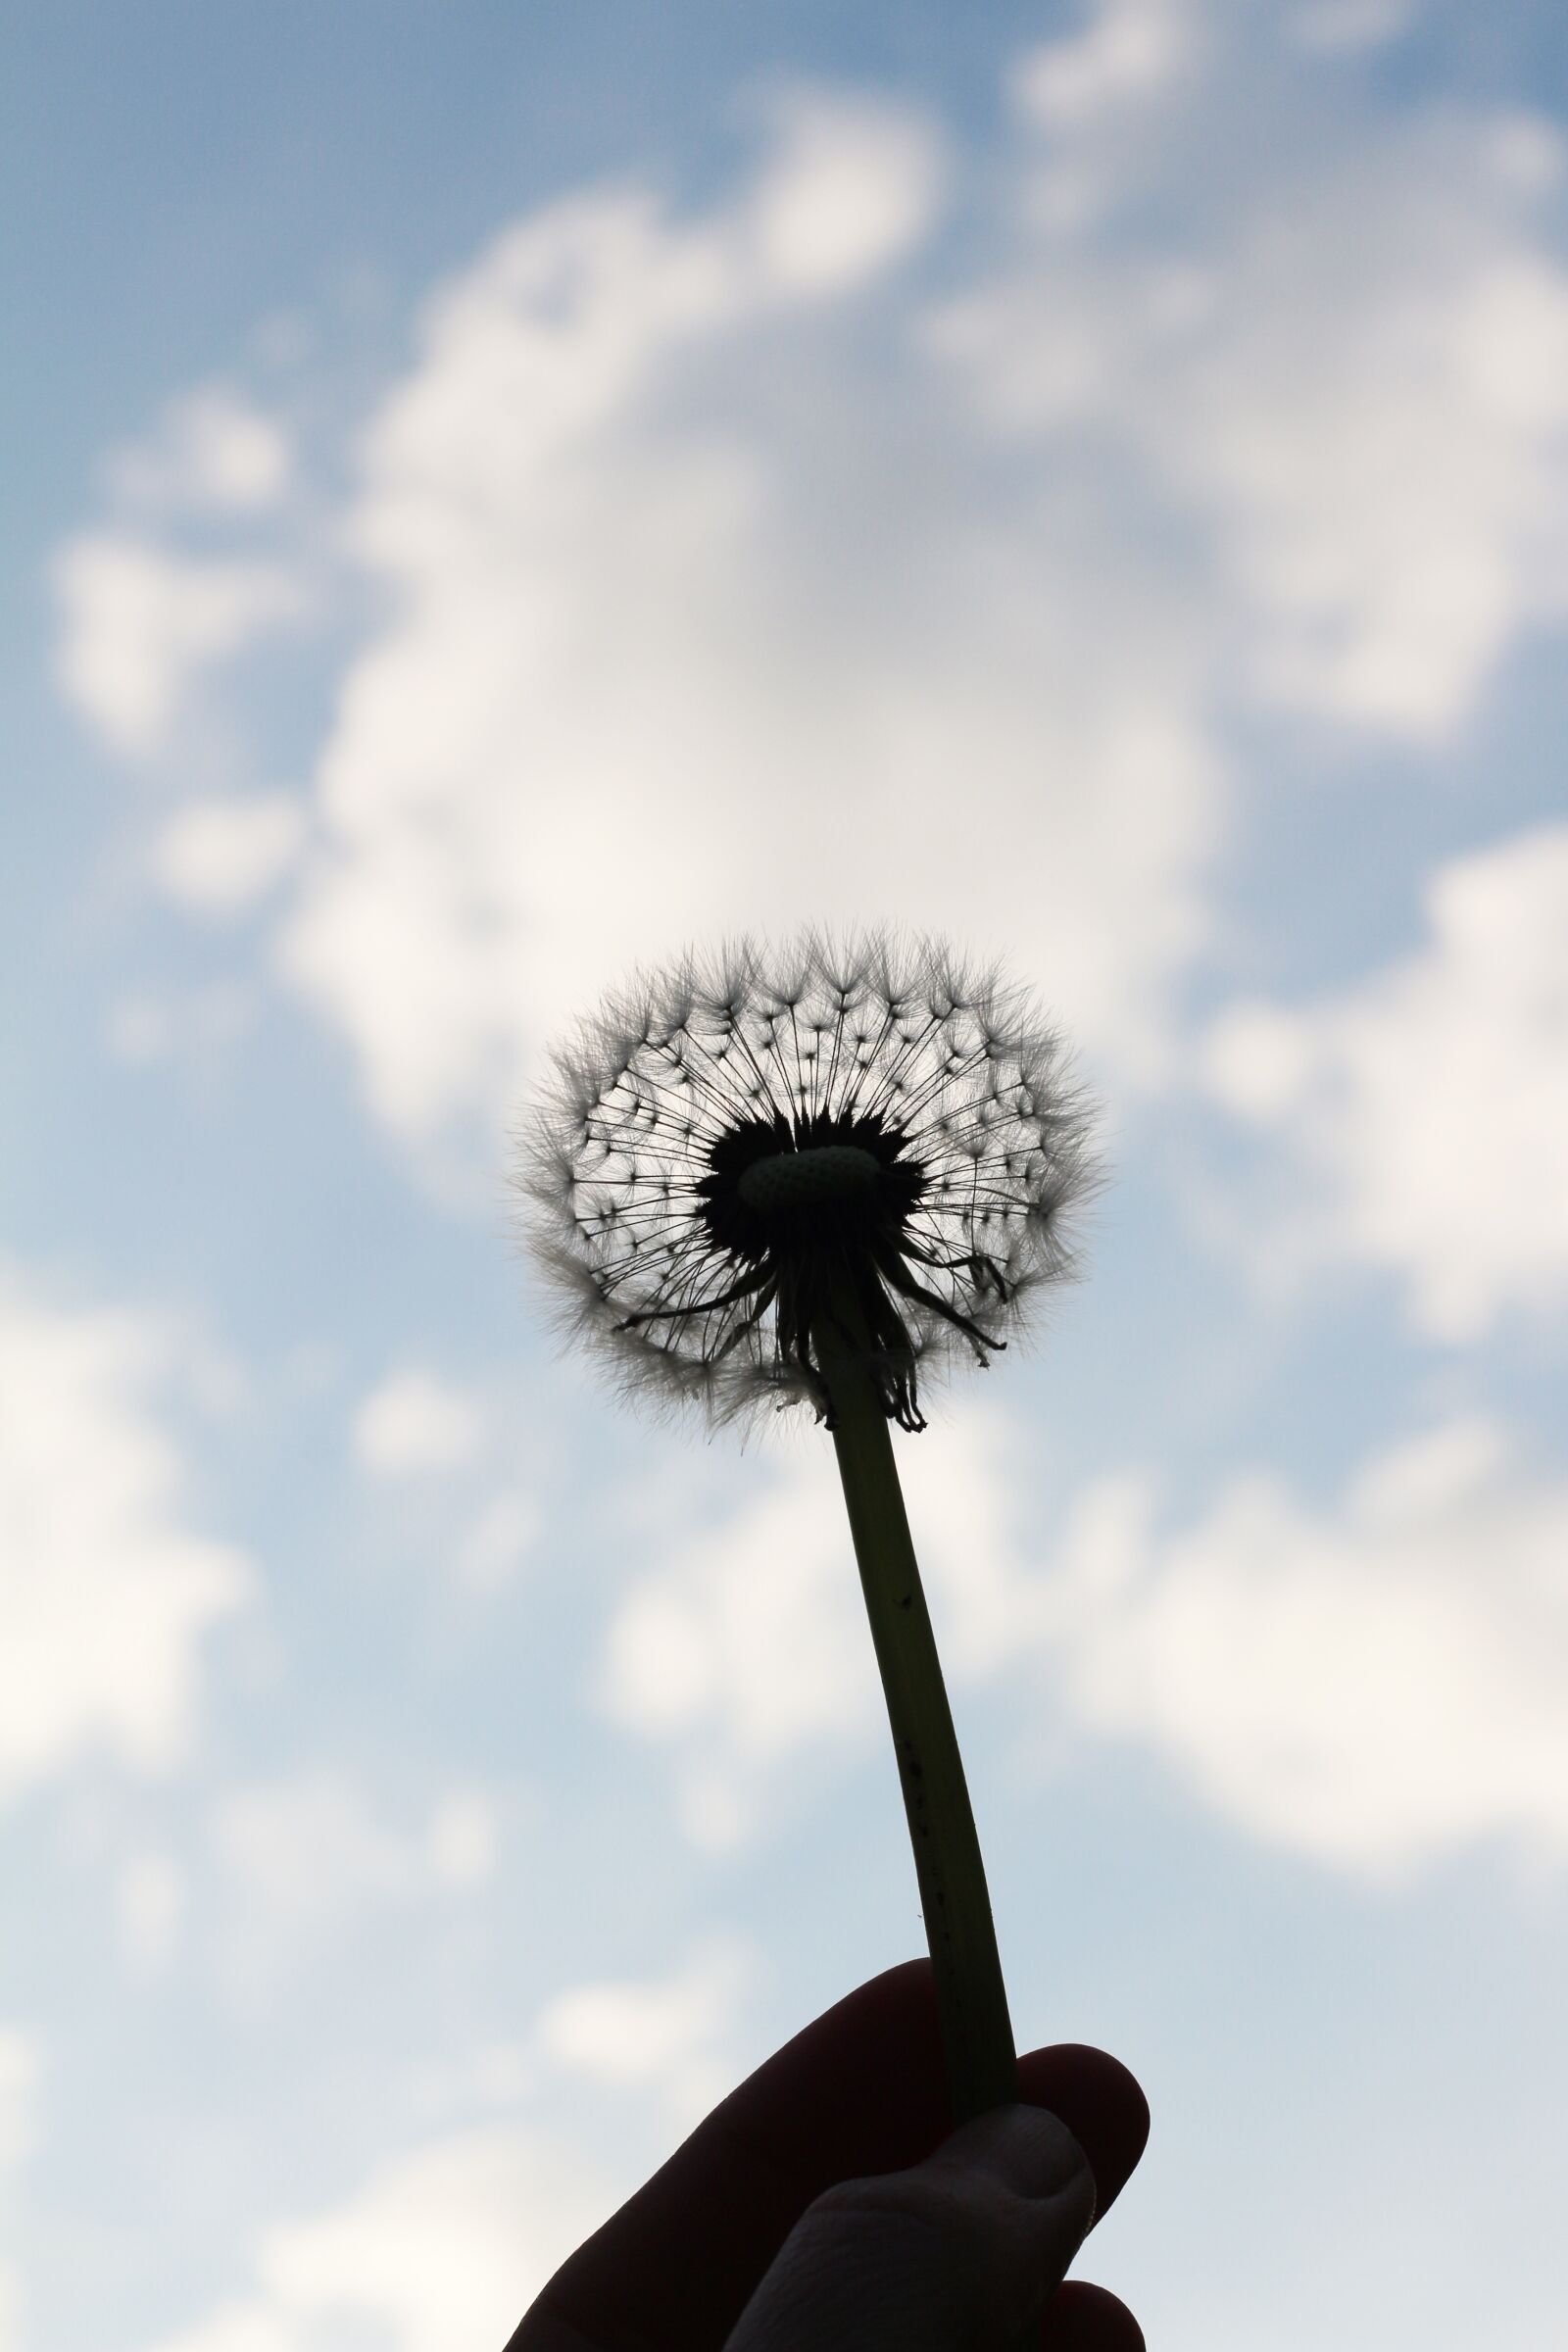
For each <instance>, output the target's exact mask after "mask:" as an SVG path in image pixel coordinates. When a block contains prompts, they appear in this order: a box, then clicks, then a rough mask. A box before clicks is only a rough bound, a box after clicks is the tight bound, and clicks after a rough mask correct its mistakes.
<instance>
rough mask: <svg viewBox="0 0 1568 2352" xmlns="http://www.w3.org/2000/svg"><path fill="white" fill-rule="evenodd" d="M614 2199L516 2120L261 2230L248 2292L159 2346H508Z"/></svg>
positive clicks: (177, 2349) (189, 2350) (201, 2351)
mask: <svg viewBox="0 0 1568 2352" xmlns="http://www.w3.org/2000/svg"><path fill="white" fill-rule="evenodd" d="M610 2203H611V2199H610V2196H609V2195H608V2194H607V2192H606V2189H605V2186H604V2184H603V2182H602V2181H600V2180H598V2179H597V2178H596V2177H595V2176H594V2175H593V2174H591V2173H590V2172H589V2171H588V2169H587V2167H586V2166H585V2165H584V2164H582V2162H581V2161H580V2160H578V2159H576V2158H574V2157H573V2156H572V2154H571V2152H570V2151H569V2150H567V2149H565V2148H563V2147H561V2146H558V2145H556V2144H555V2143H553V2142H551V2141H549V2140H546V2139H545V2138H543V2137H542V2136H539V2135H537V2134H533V2133H527V2132H523V2131H516V2130H513V2129H510V2128H508V2129H500V2128H493V2127H492V2128H487V2129H484V2130H480V2131H467V2132H463V2133H458V2134H454V2135H453V2136H451V2137H449V2138H446V2139H442V2140H437V2141H434V2142H432V2143H431V2144H429V2145H428V2146H425V2147H422V2148H417V2149H415V2150H414V2151H412V2152H411V2153H409V2154H407V2155H403V2156H398V2157H394V2158H392V2159H390V2160H389V2161H388V2162H387V2163H386V2164H384V2165H382V2166H380V2167H379V2168H378V2169H377V2171H375V2172H374V2173H373V2174H372V2175H371V2177H370V2179H369V2180H368V2181H367V2182H366V2184H365V2186H364V2187H363V2188H362V2189H361V2190H359V2191H358V2192H357V2193H356V2194H355V2195H353V2196H350V2197H348V2198H346V2199H345V2200H344V2201H343V2203H341V2204H339V2205H336V2206H333V2207H331V2208H330V2209H328V2210H327V2211H326V2212H323V2213H320V2214H318V2215H314V2216H311V2217H309V2218H307V2219H303V2220H299V2221H294V2222H287V2223H283V2224H280V2225H279V2226H278V2227H277V2228H275V2229H270V2230H269V2231H268V2233H267V2235H266V2237H265V2238H264V2239H263V2241H262V2245H261V2248H260V2251H259V2254H258V2256H257V2259H256V2264H255V2271H256V2278H257V2285H256V2289H255V2291H254V2292H253V2293H251V2294H248V2295H246V2296H244V2297H241V2298H236V2299H234V2300H233V2301H231V2302H229V2303H227V2304H225V2305H223V2306H221V2307H220V2308H219V2309H218V2310H216V2311H214V2312H213V2313H211V2314H210V2315H209V2316H208V2317H207V2318H206V2319H205V2320H203V2321H201V2322H200V2323H199V2324H198V2325H197V2326H195V2327H191V2328H188V2329H185V2330H182V2331H181V2332H180V2333H179V2334H178V2335H176V2336H170V2337H166V2338H165V2339H164V2340H163V2341H162V2342H161V2343H160V2344H159V2345H158V2347H157V2352H318V2347H324V2346H325V2345H327V2344H328V2343H333V2344H335V2343H338V2342H342V2343H344V2344H347V2343H349V2342H353V2343H356V2344H358V2343H360V2342H362V2341H363V2342H365V2343H366V2344H370V2343H373V2344H375V2345H376V2346H377V2347H378V2352H379V2348H380V2347H385V2352H452V2347H453V2346H454V2345H455V2344H476V2345H477V2344H494V2345H500V2344H503V2343H505V2342H506V2340H507V2338H508V2336H509V2335H510V2334H511V2332H512V2330H513V2328H514V2327H515V2326H516V2323H517V2321H518V2320H519V2319H520V2318H521V2316H522V2313H523V2311H524V2310H525V2309H526V2307H527V2306H528V2304H530V2303H531V2302H532V2301H533V2299H534V2297H535V2296H536V2295H537V2294H538V2292H539V2290H540V2288H541V2287H542V2286H543V2285H544V2284H545V2282H546V2280H547V2279H548V2278H550V2276H551V2274H552V2273H553V2272H554V2271H556V2270H557V2269H559V2267H560V2265H561V2264H562V2263H563V2262H564V2259H565V2257H566V2256H567V2254H569V2253H570V2252H571V2250H572V2248H573V2247H574V2246H576V2245H577V2244H578V2243H580V2241H581V2240H582V2239H583V2238H584V2237H586V2236H587V2235H588V2234H589V2232H590V2231H591V2230H593V2229H597V2228H598V2226H599V2224H600V2223H601V2222H602V2221H603V2220H604V2219H605V2216H606V2213H607V2211H608V2210H609V2207H610Z"/></svg>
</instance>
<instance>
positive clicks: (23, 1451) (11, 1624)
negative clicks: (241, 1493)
mask: <svg viewBox="0 0 1568 2352" xmlns="http://www.w3.org/2000/svg"><path fill="white" fill-rule="evenodd" d="M170 1354H171V1350H170V1348H169V1345H168V1342H167V1338H166V1336H165V1335H164V1334H163V1333H162V1332H161V1331H160V1330H159V1329H158V1328H157V1326H156V1325H155V1324H154V1323H153V1322H152V1320H151V1319H150V1318H148V1317H146V1316H144V1315H136V1314H132V1313H123V1312H113V1311H107V1310H101V1309H99V1310H90V1309H82V1308H75V1307H72V1308H66V1307H60V1306H56V1305H54V1304H52V1303H50V1302H48V1301H46V1300H45V1299H42V1298H41V1297H39V1296H38V1295H36V1294H35V1293H34V1292H33V1291H32V1290H30V1289H28V1288H26V1287H25V1286H23V1285H22V1284H21V1283H20V1282H18V1281H16V1280H14V1279H11V1278H8V1277H6V1276H5V1275H4V1274H3V1272H0V1618H3V1619H4V1622H5V1627H6V1639H5V1641H4V1642H3V1643H0V1795H3V1794H6V1793H10V1792H12V1791H15V1790H20V1789H26V1788H29V1787H31V1786H33V1785H34V1784H37V1783H39V1782H43V1781H45V1780H48V1779H50V1778H51V1777H53V1776H54V1775H56V1774H59V1773H62V1772H65V1771H67V1770H69V1769H70V1768H71V1767H72V1766H73V1765H74V1764H75V1763H77V1762H78V1761H79V1760H81V1759H82V1758H84V1757H86V1756H89V1755H93V1754H96V1753H101V1752H104V1751H108V1752H110V1753H112V1754H114V1755H115V1756H116V1757H117V1758H118V1759H119V1760H120V1761H122V1762H123V1763H124V1764H126V1765H128V1766H130V1767H132V1768H134V1769H135V1770H137V1771H141V1772H163V1771H167V1770H169V1769H170V1768H171V1767H172V1766H173V1765H175V1764H176V1763H178V1762H179V1760H180V1759H181V1757H182V1756H183V1755H184V1754H185V1752H186V1750H187V1748H188V1747H189V1745H190V1742H191V1739H192V1737H193V1733H194V1727H195V1713H196V1699H197V1692H198V1685H199V1679H200V1676H199V1653H200V1644H201V1641H202V1638H203V1636H204V1634H205V1633H206V1632H207V1630H208V1629H209V1627H211V1626H212V1625H214V1624H215V1623H217V1622H218V1621H219V1620H220V1619H221V1618H223V1617H225V1616H227V1615H228V1614H229V1613H230V1612H232V1611H233V1610H235V1609H237V1608H239V1607H241V1606H242V1605H243V1604H244V1603H245V1602H246V1600H247V1599H248V1598H249V1596H250V1593H251V1591H252V1576H251V1571H250V1570H249V1568H248V1566H247V1565H246V1563H245V1561H244V1560H243V1559H242V1558H241V1556H240V1554H239V1553H238V1552H237V1551H235V1550H234V1549H232V1548H231V1547H230V1546H228V1545H226V1544H217V1543H213V1542H211V1541H209V1540H208V1539H206V1538H204V1537H202V1536H198V1535H196V1534H194V1533H192V1532H191V1531H190V1529H189V1528H188V1527H187V1526H186V1525H185V1524H184V1521H183V1519H182V1516H181V1513H180V1509H179V1489H180V1484H181V1468H182V1465H181V1462H180V1458H179V1455H178V1453H177V1451H176V1449H175V1447H174V1446H173V1445H172V1442H171V1440H170V1439H169V1437H168V1436H167V1435H166V1434H165V1432H164V1430H163V1429H162V1428H161V1427H160V1425H159V1422H158V1419H157V1417H156V1413H155V1394H156V1389H157V1385H158V1382H159V1379H160V1377H161V1375H162V1373H163V1372H164V1371H165V1370H166V1369H167V1368H168V1365H169V1361H170Z"/></svg>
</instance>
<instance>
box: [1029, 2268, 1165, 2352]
mask: <svg viewBox="0 0 1568 2352" xmlns="http://www.w3.org/2000/svg"><path fill="white" fill-rule="evenodd" d="M1040 2345H1041V2352H1147V2348H1146V2346H1145V2343H1144V2331H1143V2329H1142V2328H1141V2327H1139V2325H1138V2322H1137V2321H1136V2320H1135V2319H1134V2318H1133V2315H1132V2313H1131V2312H1130V2311H1129V2310H1128V2308H1127V2306H1126V2304H1125V2303H1119V2302H1118V2301H1117V2300H1116V2297H1115V2296H1114V2295H1107V2294H1106V2292H1105V2290H1104V2288H1103V2286H1091V2285H1090V2284H1089V2282H1088V2281H1087V2279H1083V2278H1069V2279H1068V2280H1067V2283H1066V2285H1065V2286H1058V2287H1057V2289H1056V2291H1055V2293H1054V2295H1053V2296H1052V2298H1051V2300H1050V2302H1049V2303H1048V2304H1047V2305H1046V2317H1045V2324H1044V2326H1043V2327H1042V2328H1041V2331H1040Z"/></svg>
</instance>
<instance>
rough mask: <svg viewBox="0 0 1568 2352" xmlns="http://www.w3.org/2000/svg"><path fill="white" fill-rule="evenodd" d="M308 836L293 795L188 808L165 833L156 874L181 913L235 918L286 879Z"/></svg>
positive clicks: (254, 797) (157, 852) (250, 797)
mask: <svg viewBox="0 0 1568 2352" xmlns="http://www.w3.org/2000/svg"><path fill="white" fill-rule="evenodd" d="M305 830H306V824H305V811H304V809H302V808H301V806H300V804H299V802H298V800H297V799H295V797H294V796H293V795H292V794H290V793H286V792H268V793H252V794H250V795H248V796H247V797H245V798H244V799H231V800H221V801H220V800H211V801H193V802H191V803H190V804H189V805H188V806H187V807H185V808H183V809H181V810H180V811H179V813H178V815H177V816H174V817H172V818H171V820H170V822H169V823H168V824H167V825H166V826H165V828H164V831H163V833H162V834H161V835H160V837H159V841H158V844H157V848H156V850H155V851H154V856H153V870H154V872H155V873H156V875H157V878H158V882H159V885H160V887H161V888H162V889H163V890H164V891H165V892H166V893H167V894H168V896H169V897H170V898H172V899H174V900H176V901H177V902H178V903H179V904H180V905H181V906H184V907H191V908H192V909H193V910H194V911H195V912H197V913H198V914H204V913H205V914H221V915H228V914H233V913H235V912H236V911H237V910H238V909H239V908H241V907H248V906H250V905H251V904H252V903H253V902H254V901H255V900H256V899H258V898H260V897H261V896H262V895H263V893H264V892H266V891H269V890H270V889H272V888H273V886H274V885H275V884H276V883H277V882H278V881H279V880H280V879H281V878H282V876H283V875H284V874H285V873H286V872H287V871H288V869H289V867H290V866H291V865H292V864H293V862H294V860H295V858H297V857H298V855H299V853H300V850H301V848H302V847H303V845H304V841H305Z"/></svg>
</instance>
